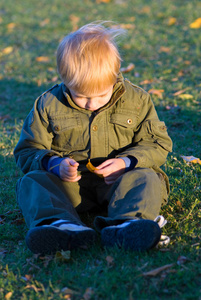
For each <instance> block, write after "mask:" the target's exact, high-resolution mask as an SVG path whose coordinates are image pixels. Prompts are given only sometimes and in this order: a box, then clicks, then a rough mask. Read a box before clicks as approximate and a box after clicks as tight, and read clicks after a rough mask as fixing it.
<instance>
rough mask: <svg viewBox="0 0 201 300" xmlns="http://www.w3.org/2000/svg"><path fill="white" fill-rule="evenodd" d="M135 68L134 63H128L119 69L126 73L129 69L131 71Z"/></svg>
mask: <svg viewBox="0 0 201 300" xmlns="http://www.w3.org/2000/svg"><path fill="white" fill-rule="evenodd" d="M134 68H135V65H134V64H132V63H130V64H129V65H128V66H127V67H126V68H121V69H120V71H121V72H122V73H128V72H130V71H132V70H133V69H134Z"/></svg>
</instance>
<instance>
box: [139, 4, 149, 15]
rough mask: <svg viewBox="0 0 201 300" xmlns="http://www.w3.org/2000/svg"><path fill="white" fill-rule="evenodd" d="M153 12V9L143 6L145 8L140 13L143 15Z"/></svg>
mask: <svg viewBox="0 0 201 300" xmlns="http://www.w3.org/2000/svg"><path fill="white" fill-rule="evenodd" d="M150 11H151V7H150V6H148V5H145V6H143V8H142V9H141V11H140V13H142V14H149V13H150Z"/></svg>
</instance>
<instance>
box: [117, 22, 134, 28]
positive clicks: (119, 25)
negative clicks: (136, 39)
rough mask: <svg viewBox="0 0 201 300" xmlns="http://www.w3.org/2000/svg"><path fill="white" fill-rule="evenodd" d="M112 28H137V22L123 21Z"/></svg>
mask: <svg viewBox="0 0 201 300" xmlns="http://www.w3.org/2000/svg"><path fill="white" fill-rule="evenodd" d="M111 28H114V29H118V28H121V29H134V28H135V24H124V23H121V24H118V25H112V26H111Z"/></svg>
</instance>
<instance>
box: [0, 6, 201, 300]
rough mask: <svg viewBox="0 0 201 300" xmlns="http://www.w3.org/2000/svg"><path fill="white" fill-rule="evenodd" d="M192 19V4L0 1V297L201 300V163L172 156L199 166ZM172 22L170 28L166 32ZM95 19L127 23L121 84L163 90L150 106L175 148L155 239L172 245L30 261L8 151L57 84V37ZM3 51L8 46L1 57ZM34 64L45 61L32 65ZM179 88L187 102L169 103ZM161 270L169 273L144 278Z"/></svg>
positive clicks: (200, 121)
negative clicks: (31, 112)
mask: <svg viewBox="0 0 201 300" xmlns="http://www.w3.org/2000/svg"><path fill="white" fill-rule="evenodd" d="M200 11H201V3H200V1H187V0H174V1H173V0H167V1H163V0H153V1H149V0H147V1H146V0H135V1H134V0H126V1H125V0H111V1H110V2H109V3H107V4H106V3H100V4H97V3H96V1H95V0H83V1H79V0H74V1H69V0H65V1H62V0H40V1H38V0H35V1H31V0H28V1H22V0H18V1H11V0H1V3H0V36H1V38H0V45H1V46H0V66H1V73H0V80H1V81H0V185H1V188H0V241H1V244H0V263H1V264H0V269H1V270H0V298H1V299H22V300H25V299H73V300H74V299H84V300H87V299H96V300H97V299H98V300H100V299H115V300H119V299H128V300H132V299H197V300H199V299H201V262H200V261H201V250H200V249H201V248H200V240H201V230H200V228H201V192H200V191H201V165H199V164H187V163H185V162H184V161H183V159H182V158H181V155H186V156H190V155H193V156H195V157H198V158H201V80H200V79H201V73H200V67H201V59H200V57H201V51H200V45H201V34H200V33H201V32H200V31H201V29H200V28H198V29H191V28H190V24H191V23H192V22H193V21H195V20H196V19H197V18H198V17H200ZM171 17H174V18H176V22H175V24H173V25H171V26H170V25H168V24H169V19H170V18H171ZM94 20H111V21H114V22H116V23H119V24H132V26H130V27H131V28H130V29H128V33H127V36H126V37H124V38H123V39H122V40H121V41H120V47H121V54H122V56H123V59H124V61H123V64H122V66H127V65H128V64H129V63H131V62H132V63H134V64H135V69H134V70H133V71H131V72H130V73H128V74H126V77H128V78H129V80H131V81H132V82H134V83H135V84H137V85H140V86H142V87H143V88H144V89H146V90H147V91H149V90H150V89H158V90H164V92H163V93H162V98H159V97H157V96H156V95H152V99H153V101H154V103H155V105H156V108H157V111H158V114H159V116H160V118H161V119H162V120H164V121H165V122H166V124H167V126H168V131H169V134H170V136H171V137H172V139H173V142H174V148H173V152H172V153H171V154H170V155H169V156H168V159H167V163H166V164H165V165H164V167H163V168H164V170H165V171H166V173H167V174H168V176H169V179H170V185H171V193H170V196H169V203H168V205H166V206H164V207H163V208H162V209H161V214H163V215H164V216H165V217H166V219H167V220H168V224H167V225H166V226H165V227H164V229H163V232H164V234H167V235H169V236H170V238H171V242H170V244H169V245H168V246H167V247H163V248H159V249H154V250H152V251H150V252H149V253H132V252H129V251H126V252H125V251H123V250H120V249H116V248H114V249H109V250H107V249H104V248H102V247H101V243H100V241H98V242H97V244H96V245H94V246H93V247H92V248H91V249H89V250H88V251H85V250H79V251H72V252H71V253H70V259H68V260H64V259H61V258H58V257H50V256H47V257H36V256H33V255H32V253H31V252H30V251H29V250H28V249H27V247H26V245H25V241H24V236H25V234H26V232H27V228H26V225H25V223H24V221H23V218H22V215H21V213H20V211H19V209H18V206H17V203H16V199H15V185H16V182H17V180H18V179H19V178H20V177H21V176H22V173H21V171H20V170H19V169H18V168H17V167H16V165H15V162H14V158H13V149H14V147H15V145H16V143H17V141H18V139H19V134H20V131H21V128H22V124H23V120H24V119H25V117H26V115H27V114H28V112H29V110H30V109H31V107H32V105H33V102H34V100H35V98H36V97H37V96H38V95H40V93H42V92H43V91H44V90H46V89H48V88H49V87H51V86H52V85H53V84H55V83H57V82H59V78H58V75H57V72H56V60H55V51H56V48H57V46H58V43H59V41H60V39H61V38H62V37H63V36H64V35H66V34H67V33H68V32H70V31H71V30H73V29H75V28H76V26H78V27H79V26H82V25H84V24H86V23H89V22H91V21H94ZM12 23H13V24H12ZM7 47H12V52H11V53H9V54H6V53H5V50H4V49H6V48H7ZM162 47H166V48H162ZM164 49H165V52H164ZM38 56H47V57H48V58H49V61H48V62H46V63H42V62H37V61H36V58H37V57H38ZM145 80H149V82H148V83H146V84H145V83H144V81H145ZM183 89H186V91H185V92H184V93H185V94H189V95H192V97H191V98H189V99H182V98H180V97H179V96H175V95H174V93H176V92H178V91H180V90H183ZM87 221H88V222H91V220H90V218H89V220H88V219H87ZM181 256H184V257H185V259H184V262H183V263H181ZM167 264H173V265H172V266H171V267H169V268H167V269H166V270H163V271H161V272H160V273H158V274H157V275H155V276H146V274H145V273H146V272H149V271H151V270H153V269H156V268H159V267H162V266H165V265H167Z"/></svg>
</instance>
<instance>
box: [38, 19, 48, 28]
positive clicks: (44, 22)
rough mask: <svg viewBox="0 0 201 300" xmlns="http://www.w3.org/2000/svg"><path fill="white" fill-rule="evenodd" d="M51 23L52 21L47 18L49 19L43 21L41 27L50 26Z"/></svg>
mask: <svg viewBox="0 0 201 300" xmlns="http://www.w3.org/2000/svg"><path fill="white" fill-rule="evenodd" d="M49 23H50V19H49V18H47V19H45V20H43V21H42V22H40V26H41V27H44V26H46V25H47V24H49Z"/></svg>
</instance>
